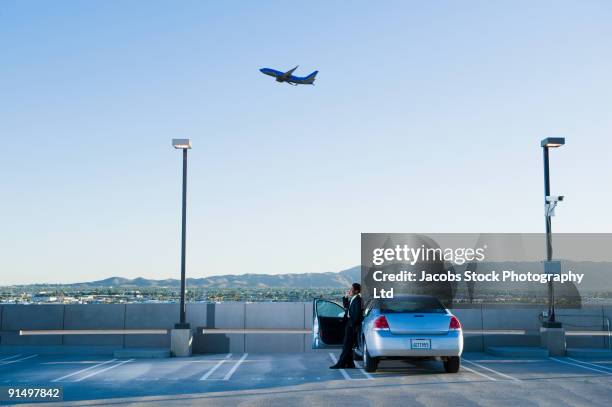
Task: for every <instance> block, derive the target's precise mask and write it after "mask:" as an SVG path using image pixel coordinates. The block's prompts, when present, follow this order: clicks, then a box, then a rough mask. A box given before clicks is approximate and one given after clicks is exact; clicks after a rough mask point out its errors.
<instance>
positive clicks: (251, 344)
mask: <svg viewBox="0 0 612 407" xmlns="http://www.w3.org/2000/svg"><path fill="white" fill-rule="evenodd" d="M543 309H544V308H543V307H535V306H522V307H512V308H510V307H507V306H506V307H497V306H486V307H481V306H475V307H471V308H467V307H461V308H456V309H453V312H454V313H455V315H457V317H458V318H459V320H460V321H461V323H462V325H463V328H464V329H465V330H469V331H482V330H485V331H486V330H524V331H525V334H524V335H487V334H480V333H476V334H471V335H467V334H466V336H465V350H466V351H483V350H484V349H485V348H487V347H490V346H539V344H540V338H539V328H540V319H539V315H540V313H541V312H542V311H543ZM558 314H559V318H558V319H559V320H560V321H562V322H564V323H565V324H566V325H565V327H566V330H567V331H572V330H603V331H606V330H607V320H608V318H612V306H603V307H602V306H588V307H585V308H583V309H578V310H576V309H572V310H568V309H559V310H558ZM178 316H179V306H178V304H90V305H80V304H79V305H51V304H49V305H13V304H6V305H2V306H0V326H1V329H0V331H1V332H0V345H2V346H3V347H4V346H5V345H6V346H49V347H51V346H53V347H54V349H57V348H58V347H59V349H61V346H65V347H66V348H79V349H80V348H81V347H84V346H85V347H86V346H90V347H98V348H100V349H113V348H133V347H155V348H159V347H169V346H170V334H169V333H168V334H132V335H122V334H118V335H45V336H20V335H19V334H18V333H19V330H51V329H168V330H169V329H171V328H173V326H174V324H175V323H176V322H178ZM187 320H188V322H190V324H191V326H192V328H193V329H194V342H193V352H194V353H209V352H210V353H229V352H233V353H241V352H249V353H264V352H265V353H269V352H310V351H312V349H311V338H312V336H311V335H309V334H301V333H298V334H291V333H279V334H268V333H263V334H262V333H229V334H225V333H220V334H202V328H218V329H223V328H226V329H228V328H232V329H244V328H246V329H250V328H266V329H311V328H312V303H310V302H308V303H302V302H299V303H298V302H294V303H286V302H278V303H219V304H205V303H193V304H187ZM567 344H568V347H593V348H606V347H608V346H609V338H608V337H607V336H596V337H595V336H568V337H567Z"/></svg>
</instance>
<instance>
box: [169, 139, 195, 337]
mask: <svg viewBox="0 0 612 407" xmlns="http://www.w3.org/2000/svg"><path fill="white" fill-rule="evenodd" d="M172 146H173V147H174V148H176V149H177V150H183V215H182V222H183V225H182V232H181V234H182V236H181V310H180V321H179V322H178V323H177V324H175V325H174V327H175V328H177V329H189V323H187V321H186V320H185V310H186V307H185V246H186V238H187V231H186V228H187V150H189V149H191V139H188V138H185V139H183V138H175V139H172Z"/></svg>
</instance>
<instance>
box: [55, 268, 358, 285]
mask: <svg viewBox="0 0 612 407" xmlns="http://www.w3.org/2000/svg"><path fill="white" fill-rule="evenodd" d="M360 276H361V268H360V266H355V267H351V268H350V269H346V270H342V271H340V272H337V273H334V272H327V273H299V274H298V273H295V274H241V275H225V276H212V277H202V278H187V286H190V287H200V288H247V287H248V288H345V287H347V286H349V285H350V284H351V283H353V282H355V281H359V279H360ZM180 284H181V281H180V280H178V279H174V278H169V279H165V280H152V279H148V278H143V277H138V278H134V279H129V278H123V277H110V278H106V279H104V280H97V281H90V282H82V283H73V284H58V285H62V286H64V287H73V288H79V287H88V288H97V287H99V288H102V287H121V288H131V287H134V288H154V287H160V288H162V287H179V286H180Z"/></svg>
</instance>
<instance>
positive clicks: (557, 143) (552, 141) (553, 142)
mask: <svg viewBox="0 0 612 407" xmlns="http://www.w3.org/2000/svg"><path fill="white" fill-rule="evenodd" d="M564 144H565V137H546V138H545V139H544V140H542V142H541V143H540V145H541V146H542V147H548V148H557V147H561V146H562V145H564Z"/></svg>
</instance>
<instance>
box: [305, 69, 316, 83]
mask: <svg viewBox="0 0 612 407" xmlns="http://www.w3.org/2000/svg"><path fill="white" fill-rule="evenodd" d="M318 73H319V71H314V72H313V73H311V74H310V75H308V76H307V77H306V81H307V82H308V83H310V84H311V85H312V84H313V82H314V80H315V77H316V76H317V74H318Z"/></svg>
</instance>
